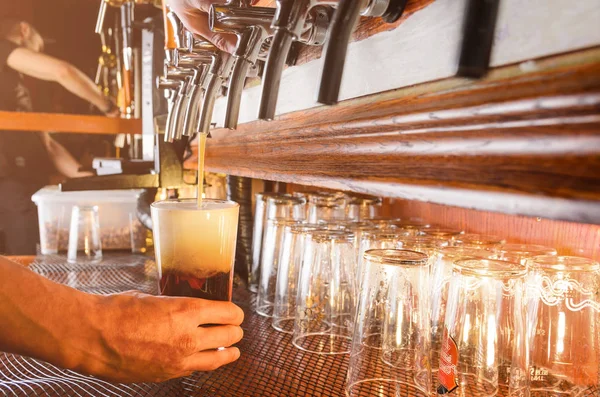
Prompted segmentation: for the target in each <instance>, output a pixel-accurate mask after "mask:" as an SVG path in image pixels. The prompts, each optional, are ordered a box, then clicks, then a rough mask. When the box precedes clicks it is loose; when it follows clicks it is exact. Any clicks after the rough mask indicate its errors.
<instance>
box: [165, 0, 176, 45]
mask: <svg viewBox="0 0 600 397" xmlns="http://www.w3.org/2000/svg"><path fill="white" fill-rule="evenodd" d="M162 11H163V23H164V27H165V50H174V49H176V48H177V45H176V44H175V28H174V27H173V23H172V22H171V19H169V17H168V15H169V12H170V9H169V6H168V5H167V2H166V1H163V3H162Z"/></svg>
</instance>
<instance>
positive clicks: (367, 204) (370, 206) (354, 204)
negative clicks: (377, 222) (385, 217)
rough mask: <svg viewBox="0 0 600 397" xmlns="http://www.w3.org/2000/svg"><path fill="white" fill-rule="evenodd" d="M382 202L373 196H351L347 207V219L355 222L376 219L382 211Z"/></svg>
mask: <svg viewBox="0 0 600 397" xmlns="http://www.w3.org/2000/svg"><path fill="white" fill-rule="evenodd" d="M381 203H382V200H381V198H379V197H373V196H359V195H355V196H350V199H349V201H348V204H347V206H346V218H347V219H352V220H355V221H361V220H366V219H370V218H374V217H376V216H377V215H378V213H379V210H380V209H381Z"/></svg>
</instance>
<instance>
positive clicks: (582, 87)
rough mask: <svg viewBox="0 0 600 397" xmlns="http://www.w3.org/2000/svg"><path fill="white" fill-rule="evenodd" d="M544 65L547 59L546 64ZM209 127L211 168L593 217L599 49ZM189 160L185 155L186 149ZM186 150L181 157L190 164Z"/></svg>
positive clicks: (599, 152) (514, 210)
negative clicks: (524, 67) (529, 66)
mask: <svg viewBox="0 0 600 397" xmlns="http://www.w3.org/2000/svg"><path fill="white" fill-rule="evenodd" d="M544 65H547V67H548V68H547V69H546V68H545V67H544ZM538 66H540V69H538V70H537V71H536V72H523V71H519V70H520V68H519V67H518V66H509V67H506V68H500V69H498V70H495V71H494V72H493V73H491V74H490V76H488V78H486V79H483V80H480V81H467V80H464V79H450V80H447V81H440V82H435V83H427V84H424V85H422V86H416V87H410V88H406V89H401V90H395V91H390V92H385V93H380V94H375V95H371V96H367V97H363V98H357V99H354V100H350V101H346V102H343V103H341V104H340V105H338V106H335V107H321V108H314V109H309V110H304V111H299V112H294V113H291V114H287V115H284V116H283V117H281V118H279V119H278V120H275V121H273V122H270V123H268V122H252V123H247V124H244V125H240V127H239V128H238V130H237V131H229V130H225V129H217V130H214V131H212V132H211V134H212V137H213V138H212V139H210V140H209V142H208V147H207V158H206V166H207V169H208V170H210V171H214V172H224V173H227V174H233V175H241V176H248V177H253V178H260V179H268V180H277V181H283V182H293V183H301V184H306V185H313V186H321V187H329V188H335V189H343V190H352V191H358V192H364V193H371V194H378V195H382V196H388V197H397V198H406V199H412V200H420V201H427V202H433V203H439V204H445V205H454V206H462V207H466V208H475V209H482V210H488V211H497V212H505V213H511V214H521V215H528V216H544V217H548V218H551V219H562V220H569V221H576V222H584V223H596V224H600V59H599V58H598V51H597V50H590V51H583V52H582V53H580V54H571V55H564V56H561V57H558V59H548V60H545V61H540V62H539V64H538ZM194 160H195V159H194ZM194 160H191V161H190V162H189V163H188V166H190V167H195V164H194V163H195V161H194Z"/></svg>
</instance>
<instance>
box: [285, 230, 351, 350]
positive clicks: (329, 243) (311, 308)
mask: <svg viewBox="0 0 600 397" xmlns="http://www.w3.org/2000/svg"><path fill="white" fill-rule="evenodd" d="M313 242H314V251H313V253H312V255H311V259H309V261H308V262H307V263H306V262H305V264H304V266H302V268H301V271H300V279H299V283H298V294H297V301H296V307H297V309H296V317H295V321H294V335H293V338H292V343H293V344H294V346H296V347H297V348H299V349H300V350H303V351H306V352H310V353H317V354H326V355H330V354H347V353H349V352H350V341H351V340H352V331H353V324H354V315H355V313H354V312H355V301H356V291H357V287H356V274H355V271H356V259H355V258H356V257H355V253H354V247H353V246H352V242H353V236H352V234H351V233H348V232H345V231H340V230H326V231H320V232H315V233H314V234H313Z"/></svg>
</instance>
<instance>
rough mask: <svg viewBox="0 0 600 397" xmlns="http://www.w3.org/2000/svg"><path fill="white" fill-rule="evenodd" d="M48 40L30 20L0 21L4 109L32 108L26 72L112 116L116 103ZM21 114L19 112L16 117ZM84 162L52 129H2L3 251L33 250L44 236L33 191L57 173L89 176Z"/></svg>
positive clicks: (0, 226) (0, 101)
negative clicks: (56, 54) (48, 50)
mask: <svg viewBox="0 0 600 397" xmlns="http://www.w3.org/2000/svg"><path fill="white" fill-rule="evenodd" d="M43 49H44V41H43V40H42V37H41V36H40V35H39V34H38V32H37V31H36V30H35V29H34V28H33V26H31V25H29V24H28V23H26V22H22V21H18V20H3V21H0V110H3V111H12V112H31V111H32V110H33V109H32V101H31V97H30V95H29V91H28V90H27V88H26V87H25V85H24V84H23V76H24V75H27V76H31V77H34V78H38V79H41V80H47V81H55V82H57V83H59V84H61V85H62V86H63V87H64V88H66V89H67V90H69V91H70V92H72V93H73V94H75V95H77V96H79V97H80V98H83V99H85V100H87V101H88V102H90V103H92V104H93V105H95V106H96V107H97V108H98V109H100V110H101V111H102V112H104V113H105V114H107V115H109V116H117V115H118V109H117V108H116V106H115V105H114V104H113V103H112V102H111V101H110V100H109V99H107V98H106V97H104V96H103V95H102V93H101V92H100V91H99V90H98V87H96V85H95V84H94V82H93V81H91V80H90V79H89V78H88V77H87V76H86V75H85V74H83V73H82V72H81V71H79V70H78V69H77V68H75V67H74V66H73V65H71V64H69V63H67V62H64V61H61V60H59V59H56V58H53V57H51V56H49V55H45V54H43V53H42V50H43ZM15 117H18V116H15ZM79 168H80V164H79V163H78V162H77V160H75V158H74V157H73V156H72V155H71V154H70V153H69V152H68V151H67V150H66V149H65V148H64V147H63V146H62V145H60V144H59V143H58V142H57V141H55V140H54V139H52V137H50V135H49V134H48V133H47V132H15V131H0V251H4V253H6V254H9V255H33V254H35V253H36V244H37V242H38V238H39V231H38V221H37V209H36V207H35V205H34V204H33V203H32V201H31V195H32V194H33V193H35V192H36V191H37V190H39V189H40V188H42V187H43V186H45V185H47V184H48V183H49V178H50V176H51V175H53V174H56V173H57V171H58V173H60V174H62V175H63V176H65V177H69V178H76V177H80V176H87V175H89V174H88V173H85V172H80V171H79Z"/></svg>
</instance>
